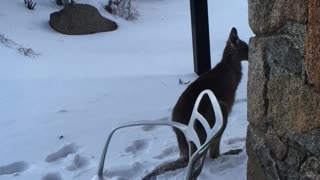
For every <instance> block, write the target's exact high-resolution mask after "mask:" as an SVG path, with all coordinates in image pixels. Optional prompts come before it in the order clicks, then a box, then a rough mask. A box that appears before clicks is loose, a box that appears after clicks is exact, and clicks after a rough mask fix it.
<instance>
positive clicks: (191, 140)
mask: <svg viewBox="0 0 320 180" xmlns="http://www.w3.org/2000/svg"><path fill="white" fill-rule="evenodd" d="M205 95H207V96H208V97H209V99H210V102H211V105H212V110H213V112H214V115H215V123H214V125H213V127H212V128H211V127H210V125H209V123H208V121H207V120H206V119H205V117H204V116H203V115H202V114H200V113H199V111H198V109H199V105H200V102H201V100H202V99H203V97H204V96H205ZM197 121H198V122H199V123H201V124H202V126H203V128H204V130H205V133H206V134H207V136H206V140H205V142H204V143H203V144H201V143H200V138H199V136H198V134H197V132H196V130H195V123H196V122H197ZM222 126H223V116H222V112H221V108H220V105H219V102H218V100H217V98H216V96H215V95H214V94H213V92H212V91H211V90H208V89H206V90H204V91H202V92H201V93H200V94H199V96H198V97H197V99H196V102H195V104H194V107H193V110H192V114H191V117H190V121H189V124H188V127H187V129H186V131H185V136H186V140H187V141H188V144H189V165H188V172H187V176H191V175H192V174H193V172H194V171H199V169H200V171H201V169H202V165H203V162H204V158H205V156H206V153H207V151H208V149H209V147H210V143H211V141H212V140H213V139H214V138H215V136H216V135H217V134H218V132H219V131H220V130H221V129H222ZM192 144H194V145H195V146H196V150H194V148H193V147H192ZM194 165H197V166H198V167H196V168H194V167H193V166H194ZM199 173H200V172H199ZM188 174H189V175H188Z"/></svg>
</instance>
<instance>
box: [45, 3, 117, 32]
mask: <svg viewBox="0 0 320 180" xmlns="http://www.w3.org/2000/svg"><path fill="white" fill-rule="evenodd" d="M49 24H50V26H51V27H52V28H53V29H54V30H56V31H58V32H60V33H62V34H68V35H83V34H93V33H97V32H107V31H113V30H115V29H117V28H118V26H117V24H116V23H115V22H113V21H111V20H109V19H106V18H104V17H102V16H101V14H100V13H99V11H98V10H97V9H96V8H95V7H93V6H91V5H88V4H75V5H71V6H67V7H65V8H64V9H62V10H61V11H58V12H54V13H52V14H51V15H50V21H49Z"/></svg>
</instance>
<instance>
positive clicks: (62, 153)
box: [45, 143, 78, 163]
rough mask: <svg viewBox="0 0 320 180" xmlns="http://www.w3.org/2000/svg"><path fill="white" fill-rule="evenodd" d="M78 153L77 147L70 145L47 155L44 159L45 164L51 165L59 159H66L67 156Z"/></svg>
mask: <svg viewBox="0 0 320 180" xmlns="http://www.w3.org/2000/svg"><path fill="white" fill-rule="evenodd" d="M77 151H78V147H77V146H76V145H75V144H73V143H71V144H67V145H65V146H63V147H61V148H60V149H59V150H58V151H56V152H53V153H51V154H49V155H48V156H47V157H46V159H45V160H46V162H48V163H53V162H56V161H58V160H59V159H62V158H65V157H67V156H68V155H69V154H75V153H76V152H77Z"/></svg>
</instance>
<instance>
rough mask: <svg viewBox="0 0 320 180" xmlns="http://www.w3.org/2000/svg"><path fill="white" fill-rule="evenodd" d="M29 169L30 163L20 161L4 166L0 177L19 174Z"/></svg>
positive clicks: (0, 170)
mask: <svg viewBox="0 0 320 180" xmlns="http://www.w3.org/2000/svg"><path fill="white" fill-rule="evenodd" d="M28 167H29V165H28V163H26V162H24V161H18V162H14V163H11V164H7V165H4V166H0V176H1V175H10V174H14V175H16V174H19V173H22V172H24V171H25V170H27V169H28Z"/></svg>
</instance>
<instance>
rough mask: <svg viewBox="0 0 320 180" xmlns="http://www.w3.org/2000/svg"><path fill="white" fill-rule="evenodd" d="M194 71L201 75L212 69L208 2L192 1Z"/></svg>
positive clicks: (205, 0)
mask: <svg viewBox="0 0 320 180" xmlns="http://www.w3.org/2000/svg"><path fill="white" fill-rule="evenodd" d="M190 7H191V25H192V42H193V61H194V71H195V72H196V73H197V74H198V75H201V74H202V73H204V72H207V71H209V70H210V69H211V58H210V39H209V20H208V3H207V0H190Z"/></svg>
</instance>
